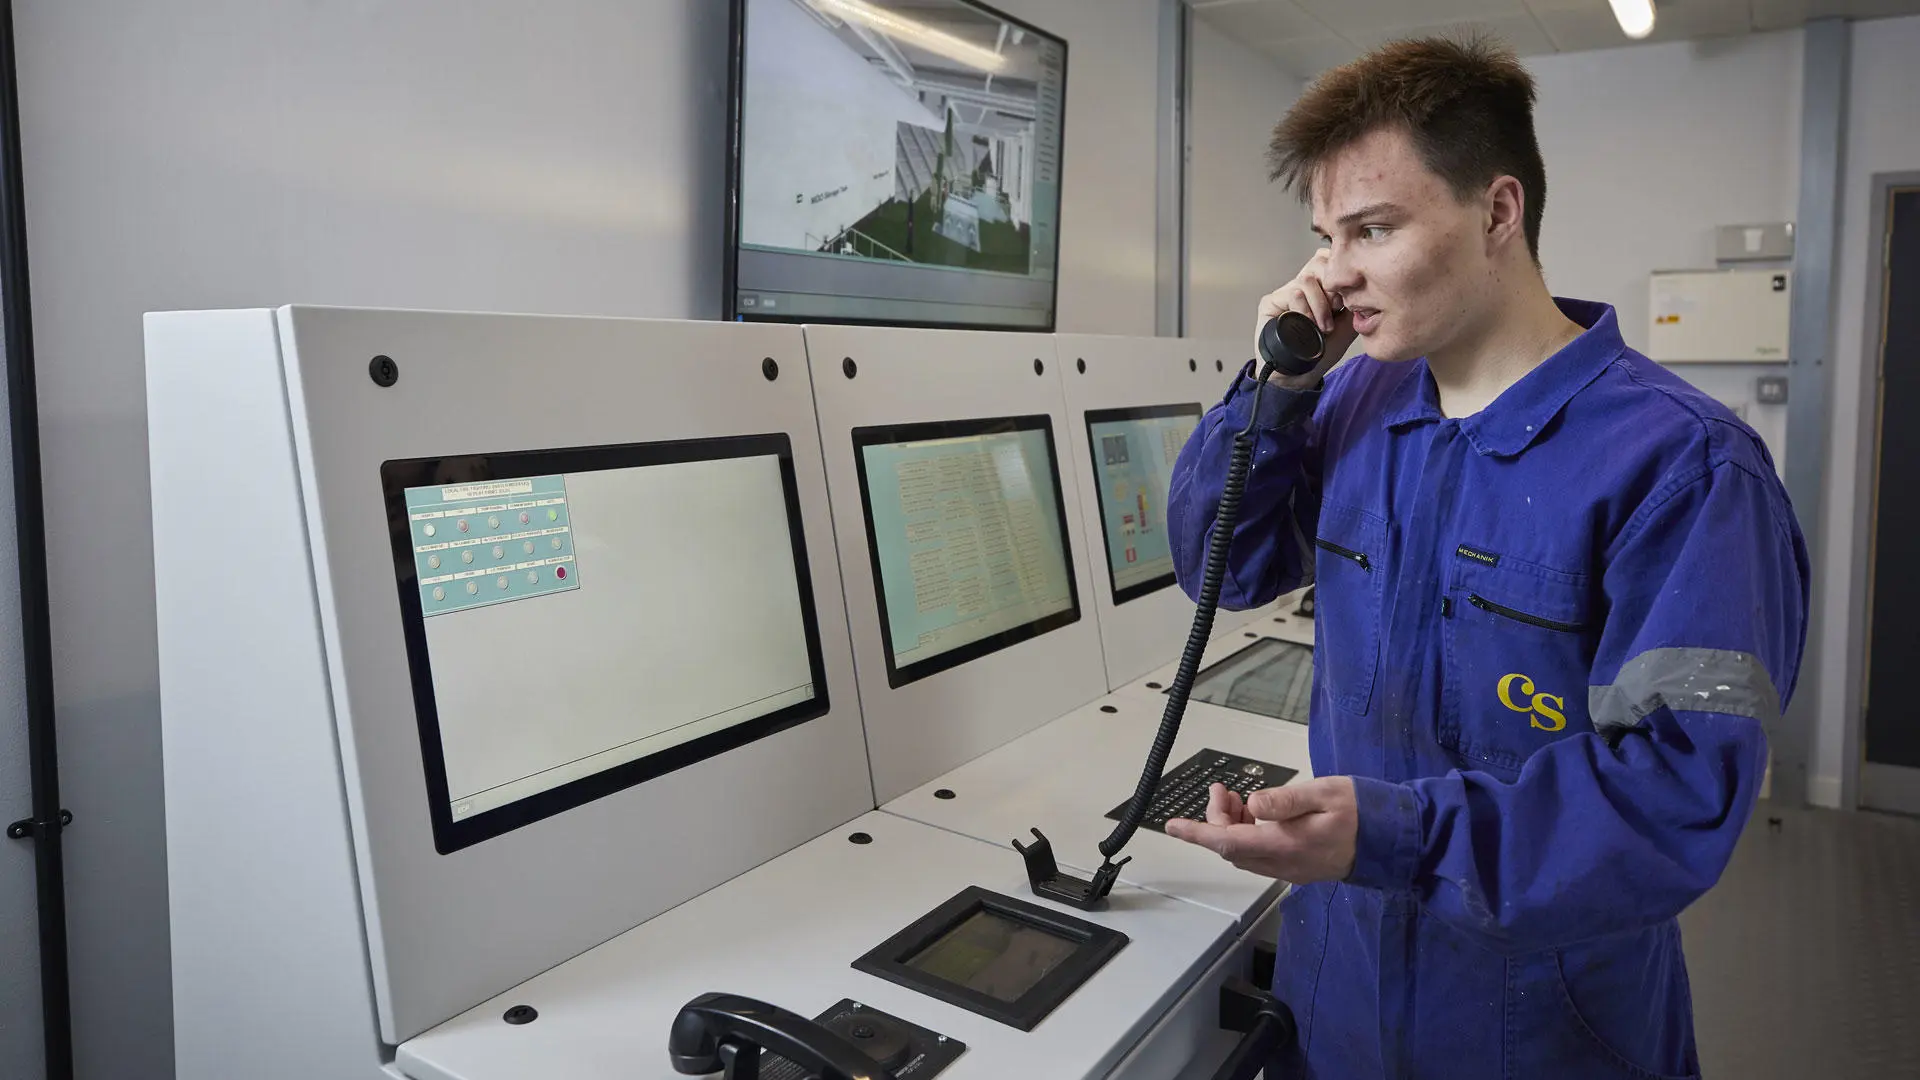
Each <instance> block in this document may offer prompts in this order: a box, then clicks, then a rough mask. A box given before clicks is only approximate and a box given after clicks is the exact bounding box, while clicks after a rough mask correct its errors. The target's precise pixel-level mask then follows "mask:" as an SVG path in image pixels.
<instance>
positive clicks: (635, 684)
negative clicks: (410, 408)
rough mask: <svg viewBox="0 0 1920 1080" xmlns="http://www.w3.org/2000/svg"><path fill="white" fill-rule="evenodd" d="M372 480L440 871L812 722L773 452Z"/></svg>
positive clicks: (605, 450) (600, 454)
mask: <svg viewBox="0 0 1920 1080" xmlns="http://www.w3.org/2000/svg"><path fill="white" fill-rule="evenodd" d="M381 480H382V483H383V485H384V489H385V494H386V501H387V514H388V526H389V531H390V535H391V537H392V546H393V554H394V559H395V573H396V579H397V581H398V584H399V588H400V602H401V614H402V619H403V624H404V628H405V632H406V641H407V653H408V661H409V664H410V666H411V669H412V676H413V694H414V707H415V712H416V715H417V718H418V722H419V727H420V745H421V757H422V763H423V767H424V769H425V771H426V782H427V790H428V797H429V810H430V812H431V815H432V820H433V826H434V843H435V846H436V848H438V850H440V851H441V852H442V853H446V852H450V851H455V850H459V849H460V848H463V847H467V846H469V845H472V844H475V843H478V842H480V841H482V840H485V839H488V838H490V837H493V836H498V835H500V834H501V833H504V832H507V831H509V830H512V829H515V828H518V827H520V826H521V825H525V824H528V823H529V822H532V821H537V820H540V819H542V818H545V817H549V816H552V815H554V814H557V813H560V812H562V811H564V810H568V809H571V808H572V807H575V806H579V805H581V804H582V803H585V802H589V801H592V800H594V799H597V798H601V797H603V796H605V795H608V794H611V793H613V792H615V791H619V790H621V789H623V788H626V787H630V786H632V785H634V784H637V783H640V782H642V781H644V780H647V779H650V778H652V777H655V776H658V775H661V774H662V773H666V772H669V771H672V770H674V769H678V768H683V767H685V766H687V765H690V764H692V763H694V762H696V761H700V760H703V759H705V758H708V757H711V756H713V755H715V754H719V753H722V752H724V751H726V750H729V749H732V748H734V747H736V746H740V745H743V744H745V743H748V742H751V741H753V740H755V739H758V738H762V737H764V736H766V735H769V734H772V733H773V732H775V731H779V730H782V729H784V728H786V727H789V726H792V725H793V724H797V723H800V722H801V721H804V720H807V719H810V718H812V717H815V716H819V715H821V714H823V713H824V712H826V710H827V707H828V702H827V693H826V679H825V673H824V671H825V669H824V666H823V661H822V658H821V652H820V638H819V630H818V626H817V623H816V619H815V614H814V607H813V589H812V583H811V580H810V577H809V574H808V569H807V558H806V546H805V540H804V536H803V533H802V526H801V521H800V513H799V495H798V490H797V488H796V486H795V478H794V473H793V454H792V449H791V446H790V444H789V442H788V440H787V437H786V436H785V435H764V436H751V437H744V438H735V439H712V440H699V441H692V442H676V443H651V444H637V445H630V446H615V447H596V448H588V449H573V450H544V451H526V452H514V453H499V454H484V455H472V456H462V457H448V458H432V459H413V460H406V461H390V462H387V463H386V464H384V465H383V466H382V467H381Z"/></svg>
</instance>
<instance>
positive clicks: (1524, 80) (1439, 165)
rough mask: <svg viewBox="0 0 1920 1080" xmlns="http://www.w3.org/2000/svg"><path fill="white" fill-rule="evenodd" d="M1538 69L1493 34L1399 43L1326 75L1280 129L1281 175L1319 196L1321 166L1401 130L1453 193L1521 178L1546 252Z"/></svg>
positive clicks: (1531, 245) (1534, 247)
mask: <svg viewBox="0 0 1920 1080" xmlns="http://www.w3.org/2000/svg"><path fill="white" fill-rule="evenodd" d="M1533 102H1534V85H1533V76H1531V75H1529V74H1528V73H1527V69H1526V68H1524V67H1522V66H1521V65H1520V60H1519V58H1518V57H1516V56H1515V55H1514V53H1513V50H1511V49H1509V48H1507V47H1506V46H1504V45H1501V44H1498V43H1497V42H1495V41H1493V40H1492V39H1490V38H1486V37H1481V36H1475V37H1471V38H1467V39H1464V40H1460V41H1454V40H1448V39H1443V38H1423V39H1419V40H1414V41H1396V42H1394V43H1392V44H1390V45H1386V46H1382V47H1381V48H1380V49H1378V50H1376V51H1374V52H1372V53H1369V54H1367V55H1366V56H1363V57H1361V58H1360V59H1358V60H1355V61H1354V62H1352V63H1350V64H1347V65H1345V66H1344V67H1338V68H1335V69H1333V70H1332V71H1329V72H1327V73H1326V74H1325V75H1322V76H1321V77H1320V78H1319V79H1318V80H1316V81H1315V82H1314V83H1313V85H1311V86H1309V87H1308V88H1307V90H1306V92H1305V93H1304V94H1302V95H1301V96H1300V100H1299V101H1297V102H1295V103H1294V106H1293V108H1291V109H1288V110H1287V115H1286V117H1285V118H1284V119H1282V120H1281V121H1280V123H1279V125H1278V126H1276V127H1275V128H1274V129H1273V145H1272V147H1271V148H1270V149H1269V151H1268V162H1269V164H1271V165H1272V167H1273V179H1275V180H1280V181H1284V186H1285V187H1287V188H1288V189H1290V190H1297V191H1298V192H1299V195H1300V198H1301V199H1302V200H1303V201H1304V200H1306V199H1307V198H1309V197H1310V196H1311V191H1310V190H1309V189H1310V186H1311V184H1312V181H1313V173H1314V172H1315V170H1317V169H1318V168H1319V167H1320V166H1321V165H1323V164H1325V163H1326V162H1327V160H1328V159H1330V158H1331V157H1333V155H1334V154H1335V153H1337V152H1339V151H1340V150H1342V149H1344V148H1346V147H1347V146H1350V145H1352V144H1353V143H1354V142H1355V141H1357V140H1358V139H1360V138H1361V137H1362V136H1365V135H1368V134H1371V133H1372V132H1374V131H1376V130H1378V129H1380V128H1387V127H1399V128H1401V129H1403V130H1405V131H1406V132H1407V133H1408V134H1409V135H1411V136H1412V138H1413V145H1414V148H1415V149H1416V150H1417V151H1418V152H1419V154H1420V158H1421V160H1422V161H1425V162H1426V164H1427V168H1429V169H1432V170H1433V171H1434V173H1435V174H1437V175H1438V176H1439V177H1440V179H1442V180H1444V181H1446V183H1447V186H1448V187H1449V188H1451V189H1452V190H1453V194H1454V197H1455V198H1458V199H1466V198H1469V197H1470V196H1472V195H1474V194H1477V193H1478V192H1480V191H1481V190H1484V189H1485V187H1486V185H1488V184H1490V183H1492V182H1493V180H1494V178H1495V177H1499V176H1511V177H1513V178H1514V179H1516V180H1518V181H1520V188H1521V190H1522V191H1523V192H1524V194H1525V221H1524V224H1525V226H1526V233H1527V250H1528V251H1529V252H1530V253H1531V254H1532V255H1533V257H1534V259H1535V260H1536V261H1538V260H1539V258H1540V216H1541V212H1542V211H1543V210H1544V209H1545V208H1546V203H1547V167H1546V164H1545V163H1544V162H1543V161H1542V160H1541V159H1540V143H1539V141H1538V140H1537V139H1535V138H1534V134H1533Z"/></svg>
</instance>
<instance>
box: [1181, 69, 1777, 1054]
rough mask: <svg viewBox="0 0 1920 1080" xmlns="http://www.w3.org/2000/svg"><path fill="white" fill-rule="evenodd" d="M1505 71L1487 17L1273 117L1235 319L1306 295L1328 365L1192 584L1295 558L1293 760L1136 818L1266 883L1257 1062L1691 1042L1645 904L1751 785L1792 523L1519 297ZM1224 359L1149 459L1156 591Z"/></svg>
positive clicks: (1607, 329) (1509, 79) (1302, 388)
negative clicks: (1275, 227) (1202, 406)
mask: <svg viewBox="0 0 1920 1080" xmlns="http://www.w3.org/2000/svg"><path fill="white" fill-rule="evenodd" d="M1533 96H1534V94H1533V84H1532V80H1531V79H1530V77H1529V76H1528V75H1527V74H1526V72H1525V70H1524V69H1523V68H1522V67H1521V66H1520V64H1519V63H1518V61H1517V60H1515V59H1514V58H1513V56H1512V55H1511V54H1510V53H1509V52H1506V51H1504V50H1502V49H1499V48H1496V47H1493V46H1490V45H1487V44H1485V43H1480V42H1475V43H1467V44H1456V43H1448V42H1442V41H1419V42H1403V43H1399V44H1395V45H1391V46H1388V47H1386V48H1384V49H1382V50H1381V51H1378V52H1376V53H1373V54H1371V55H1369V56H1367V57H1364V58H1363V59H1361V60H1359V61H1357V62H1355V63H1353V64H1350V65H1348V66H1346V67H1344V68H1341V69H1338V70H1336V71H1333V72H1331V73H1329V74H1327V75H1326V76H1324V77H1323V78H1321V79H1320V80H1319V81H1318V82H1317V83H1315V84H1314V85H1313V86H1312V87H1310V88H1309V89H1308V90H1307V92H1306V93H1305V95H1304V96H1303V97H1302V98H1301V100H1300V101H1299V103H1298V104H1296V105H1295V106H1294V107H1293V109H1292V110H1290V111H1289V112H1288V113H1287V116H1286V118H1285V119H1284V120H1283V121H1282V122H1281V123H1280V125H1279V127H1278V129H1277V130H1276V132H1275V135H1274V140H1273V162H1274V167H1275V177H1276V178H1277V179H1282V180H1284V181H1285V182H1286V184H1287V185H1288V186H1289V187H1296V186H1297V187H1298V188H1299V189H1300V192H1301V194H1302V195H1303V197H1304V198H1305V199H1306V201H1307V202H1308V203H1309V205H1310V206H1311V208H1312V211H1313V220H1314V226H1315V229H1316V231H1317V232H1318V233H1320V234H1321V236H1322V237H1323V240H1324V243H1325V247H1324V248H1323V249H1322V250H1321V251H1320V252H1319V253H1318V254H1316V255H1315V256H1314V257H1313V259H1312V260H1311V261H1309V262H1308V263H1307V265H1306V267H1305V268H1304V269H1302V270H1301V272H1300V274H1299V276H1298V277H1296V278H1294V280H1293V281H1291V282H1289V283H1287V284H1286V285H1285V286H1282V287H1281V288H1280V289H1278V290H1277V291H1275V292H1274V293H1272V294H1271V295H1269V296H1267V297H1266V298H1265V299H1264V300H1262V301H1261V303H1260V310H1259V321H1260V322H1265V321H1266V320H1267V319H1268V318H1270V317H1272V316H1273V315H1275V314H1277V313H1279V312H1281V311H1286V310H1293V311H1299V312H1303V313H1306V314H1309V315H1311V316H1312V317H1313V318H1314V320H1315V321H1316V322H1317V323H1318V324H1319V325H1320V327H1321V328H1322V330H1323V331H1324V332H1325V333H1326V335H1327V354H1326V355H1327V361H1326V362H1325V363H1323V364H1322V365H1321V366H1320V369H1319V370H1317V371H1315V372H1314V373H1313V374H1311V375H1309V376H1305V377H1303V378H1299V379H1294V380H1287V379H1280V378H1276V379H1275V385H1269V386H1268V387H1267V388H1266V389H1265V391H1264V396H1263V398H1262V400H1261V404H1260V416H1259V417H1258V423H1257V424H1256V433H1257V436H1258V442H1257V444H1256V451H1255V458H1254V460H1255V465H1254V470H1253V474H1252V480H1251V482H1250V483H1249V485H1248V488H1247V494H1246V496H1245V498H1244V500H1243V502H1242V511H1241V518H1240V522H1239V525H1238V528H1237V529H1236V530H1235V539H1234V543H1233V548H1232V556H1231V560H1230V565H1229V569H1228V573H1227V576H1226V581H1225V586H1224V588H1223V590H1222V601H1221V602H1222V603H1223V604H1224V605H1227V606H1229V607H1250V606H1254V605H1257V604H1261V603H1265V602H1267V601H1270V600H1272V599H1273V598H1274V597H1275V596H1277V595H1279V594H1281V593H1284V592H1287V591H1290V590H1292V589H1295V588H1298V587H1299V586H1301V585H1304V584H1306V583H1309V582H1313V583H1315V584H1316V585H1317V592H1316V598H1317V601H1318V603H1317V612H1318V619H1317V622H1316V627H1315V632H1316V641H1317V647H1316V649H1315V661H1314V680H1315V685H1314V699H1313V709H1312V724H1311V727H1310V729H1309V740H1310V743H1311V746H1312V757H1313V771H1314V773H1315V774H1316V776H1317V777H1318V778H1317V779H1312V780H1303V781H1296V782H1294V783H1292V784H1288V785H1286V786H1284V787H1281V788H1276V789H1273V790H1270V791H1263V792H1259V793H1257V794H1256V795H1254V796H1253V797H1252V798H1251V799H1249V800H1248V801H1247V802H1246V803H1244V804H1243V803H1242V802H1241V801H1240V800H1239V798H1238V797H1237V796H1234V795H1233V794H1231V793H1230V792H1227V791H1226V790H1225V789H1224V788H1220V787H1217V786H1216V788H1215V790H1214V793H1213V799H1212V802H1211V804H1210V805H1209V807H1208V810H1207V818H1208V820H1207V821H1206V822H1179V823H1171V824H1170V825H1169V828H1168V831H1169V832H1170V833H1172V834H1173V835H1175V836H1178V837H1180V838H1181V839H1184V840H1188V841H1191V842H1193V843H1196V844H1202V845H1205V846H1207V847H1209V848H1211V849H1213V850H1214V851H1217V852H1218V853H1220V854H1221V855H1222V856H1223V857H1225V858H1227V859H1229V860H1231V861H1232V862H1233V863H1234V864H1236V865H1238V866H1240V867H1243V868H1245V869H1249V870H1254V871H1258V872H1261V873H1265V874H1269V875H1272V876H1274V877H1278V878H1282V879H1284V880H1287V881H1289V882H1292V883H1294V884H1295V886H1296V888H1294V889H1293V891H1292V892H1291V893H1290V895H1289V896H1288V898H1287V900H1286V901H1285V906H1284V908H1283V915H1284V918H1283V924H1282V929H1281V931H1280V963H1279V966H1278V968H1277V970H1276V974H1275V976H1274V992H1275V994H1276V996H1278V997H1279V998H1280V999H1281V1000H1283V1001H1285V1002H1286V1003H1287V1004H1288V1005H1289V1006H1291V1008H1292V1009H1293V1013H1294V1016H1295V1018H1296V1020H1297V1021H1298V1022H1299V1031H1300V1037H1299V1041H1298V1045H1297V1046H1296V1047H1295V1048H1294V1049H1293V1050H1292V1051H1290V1052H1289V1053H1288V1054H1287V1055H1286V1058H1285V1060H1282V1061H1279V1062H1276V1063H1275V1064H1274V1066H1273V1067H1272V1068H1270V1069H1269V1071H1268V1074H1267V1075H1268V1076H1270V1077H1275V1076H1301V1075H1304V1076H1312V1077H1321V1078H1325V1080H1335V1078H1338V1080H1358V1078H1362V1077H1404V1076H1436V1077H1528V1078H1532V1077H1553V1078H1557V1080H1585V1078H1602V1077H1628V1076H1633V1077H1643V1078H1644V1077H1650V1076H1688V1075H1693V1074H1695V1073H1696V1072H1697V1071H1698V1063H1697V1058H1696V1055H1695V1052H1694V1041H1693V1023H1692V1006H1691V1002H1690V1000H1689V997H1688V989H1687V976H1686V967H1685V962H1684V960H1683V958H1682V955H1681V946H1680V934H1679V928H1678V925H1677V923H1676V922H1675V916H1676V915H1678V914H1679V912H1680V911H1681V910H1682V909H1683V908H1685V907H1686V906H1687V905H1688V904H1689V903H1690V902H1692V901H1693V900H1694V899H1696V898H1697V897H1699V896H1700V894H1701V893H1703V892H1705V891H1706V889H1707V888H1708V887H1709V886H1711V885H1712V884H1713V883H1714V881H1715V880H1716V879H1717V878H1718V876H1719V874H1720V872H1721V870H1722V869H1723V868H1724V866H1725V865H1726V862H1727V859H1728V857H1729V855H1730V854H1731V852H1732V850H1733V846H1734V841H1735V840H1736V839H1737V838H1738V836H1739V834H1740V831H1741V828H1742V827H1743V825H1744V824H1745V823H1746V821H1747V817H1748V814H1749V812H1750V811H1751V809H1752V807H1753V802H1754V798H1755V795H1756V793H1757V791H1758V789H1759V786H1760V782H1761V778H1762V775H1763V773H1764V771H1765V768H1766V762H1767V751H1766V736H1765V734H1764V729H1765V727H1766V725H1767V724H1769V723H1770V722H1772V721H1773V720H1775V719H1776V718H1777V717H1778V715H1779V710H1780V708H1781V706H1782V704H1783V703H1784V701H1785V700H1786V698H1787V696H1788V695H1789V694H1790V693H1791V691H1792V688H1793V685H1794V681H1795V678H1796V676H1797V674H1798V669H1799V664H1800V657H1801V650H1802V647H1803V643H1804V635H1805V626H1806V615H1805V612H1806V607H1807V581H1808V568H1807V559H1806V552H1805V546H1804V544H1803V542H1802V539H1801V535H1800V532H1799V529H1798V527H1797V525H1796V523H1795V520H1794V516H1793V512H1792V509H1791V507H1790V506H1789V505H1788V502H1787V497H1786V493H1785V491H1784V490H1783V489H1782V487H1781V485H1780V483H1779V481H1778V479H1777V477H1776V474H1775V471H1774V465H1773V462H1772V460H1771V459H1770V458H1769V456H1768V453H1767V450H1766V447H1765V446H1764V445H1763V444H1762V443H1761V441H1760V439H1759V438H1758V436H1756V435H1755V434H1754V433H1753V431H1752V430H1750V429H1749V428H1747V427H1746V426H1744V425H1743V424H1741V423H1740V422H1739V421H1738V420H1737V419H1735V417H1734V416H1733V414H1732V413H1731V412H1730V411H1729V410H1728V409H1726V408H1725V407H1723V406H1722V405H1720V404H1719V403H1717V402H1715V401H1714V400H1713V399H1711V398H1709V397H1707V396H1706V395H1704V394H1702V393H1700V392H1699V391H1697V390H1695V389H1693V388H1692V387H1691V386H1689V385H1688V384H1687V383H1685V382H1683V381H1681V380H1680V379H1679V378H1677V377H1675V376H1674V375H1672V374H1670V373H1668V372H1667V371H1665V370H1663V369H1662V368H1660V367H1658V366H1657V365H1655V364H1653V363H1652V362H1650V361H1649V360H1647V358H1646V357H1644V356H1642V355H1640V354H1639V353H1636V352H1634V351H1633V350H1631V349H1629V348H1627V347H1626V345H1625V344H1624V343H1623V342H1622V340H1621V336H1620V328H1619V325H1618V323H1617V321H1616V319H1615V316H1614V313H1613V310H1612V309H1611V308H1609V307H1606V306H1604V305H1602V304H1595V303H1585V302H1578V301H1572V300H1556V299H1555V298H1553V297H1552V296H1551V295H1550V294H1549V293H1548V291H1547V288H1546V286H1545V284H1544V282H1543V280H1542V278H1541V273H1540V270H1539V267H1538V262H1537V259H1538V252H1539V234H1540V221H1541V207H1542V205H1543V202H1544V199H1545V194H1546V182H1545V168H1544V166H1543V164H1542V162H1541V158H1540V150H1539V147H1538V144H1537V142H1536V141H1535V138H1534V133H1533V119H1532V105H1533ZM1356 336H1357V337H1358V339H1359V341H1360V342H1361V344H1362V345H1363V346H1364V350H1365V355H1362V356H1359V357H1356V358H1355V359H1353V360H1351V361H1349V362H1348V363H1346V364H1344V365H1341V366H1339V367H1338V368H1333V363H1334V361H1336V360H1338V359H1339V358H1340V357H1341V356H1342V355H1343V354H1344V353H1345V352H1346V350H1347V348H1348V347H1349V346H1350V345H1351V344H1352V343H1353V342H1354V340H1355V338H1356ZM1329 369H1332V370H1329ZM1322 376H1324V382H1323V381H1322ZM1255 377H1256V375H1255V373H1254V369H1253V368H1252V367H1249V368H1248V369H1247V370H1246V371H1245V372H1243V373H1242V375H1241V376H1240V378H1239V379H1238V381H1237V382H1236V383H1235V385H1234V386H1233V387H1232V388H1231V389H1230V390H1229V392H1228V394H1227V396H1226V399H1225V400H1224V401H1222V402H1221V403H1220V404H1219V405H1217V406H1215V407H1214V408H1213V409H1212V411H1210V412H1209V413H1208V415H1207V416H1206V417H1205V419H1203V420H1202V422H1201V424H1200V427H1199V430H1198V431H1196V432H1195V433H1194V436H1193V438H1192V440H1191V441H1190V442H1189V443H1188V444H1187V446H1186V449H1185V450H1184V452H1183V453H1182V454H1181V457H1180V460H1179V462H1178V464H1177V465H1176V467H1175V471H1174V481H1173V490H1172V495H1171V500H1170V507H1169V521H1170V524H1171V528H1172V537H1173V541H1174V543H1173V549H1174V557H1175V560H1176V564H1177V565H1178V567H1179V572H1180V580H1181V582H1182V585H1183V586H1184V587H1185V588H1186V589H1187V591H1188V592H1189V593H1197V592H1198V591H1199V585H1200V578H1201V575H1202V568H1203V566H1204V564H1205V560H1206V550H1207V543H1208V537H1209V534H1210V532H1211V530H1212V527H1213V523H1214V514H1215V511H1216V509H1217V507H1218V504H1219V500H1220V491H1221V485H1222V482H1223V481H1224V479H1225V476H1226V471H1227V460H1228V456H1229V453H1230V451H1231V447H1232V443H1233V439H1234V437H1235V435H1236V434H1237V433H1238V432H1239V431H1240V430H1241V429H1242V428H1243V427H1245V426H1246V424H1247V422H1248V420H1249V419H1250V417H1249V415H1248V408H1249V404H1248V403H1249V401H1250V398H1251V394H1252V384H1251V380H1252V379H1253V378H1255Z"/></svg>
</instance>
